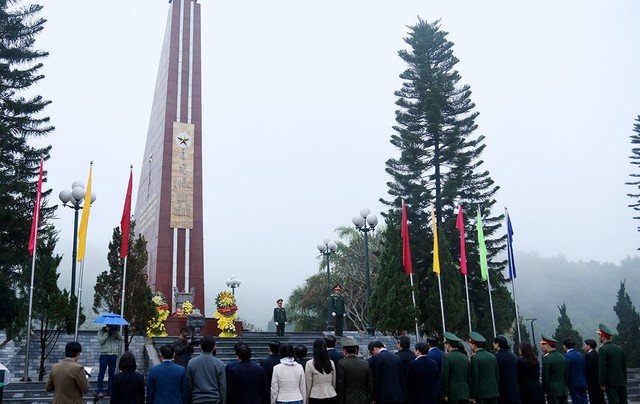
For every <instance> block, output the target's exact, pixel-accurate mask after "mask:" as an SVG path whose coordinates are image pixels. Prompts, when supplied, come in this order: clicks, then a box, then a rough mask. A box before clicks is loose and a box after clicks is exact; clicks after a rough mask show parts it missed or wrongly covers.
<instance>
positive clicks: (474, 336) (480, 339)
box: [469, 331, 487, 343]
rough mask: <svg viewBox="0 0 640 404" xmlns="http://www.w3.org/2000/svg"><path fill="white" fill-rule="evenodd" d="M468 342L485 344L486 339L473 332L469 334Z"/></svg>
mask: <svg viewBox="0 0 640 404" xmlns="http://www.w3.org/2000/svg"><path fill="white" fill-rule="evenodd" d="M469 342H471V343H476V342H487V339H486V338H485V337H483V336H482V335H480V334H479V333H477V332H475V331H471V332H470V333H469Z"/></svg>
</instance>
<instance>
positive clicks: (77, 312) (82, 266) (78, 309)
mask: <svg viewBox="0 0 640 404" xmlns="http://www.w3.org/2000/svg"><path fill="white" fill-rule="evenodd" d="M83 273H84V258H83V259H82V262H81V263H80V274H79V279H78V304H77V305H76V329H75V332H74V333H73V340H74V341H77V340H78V327H79V322H80V301H81V300H82V275H83Z"/></svg>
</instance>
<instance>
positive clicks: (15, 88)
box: [0, 0, 55, 338]
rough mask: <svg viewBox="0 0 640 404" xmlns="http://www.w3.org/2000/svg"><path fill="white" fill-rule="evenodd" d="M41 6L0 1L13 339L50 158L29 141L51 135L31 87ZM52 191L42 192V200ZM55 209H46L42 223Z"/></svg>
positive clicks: (5, 320) (2, 290)
mask: <svg viewBox="0 0 640 404" xmlns="http://www.w3.org/2000/svg"><path fill="white" fill-rule="evenodd" d="M41 9H42V6H40V5H36V4H33V5H26V6H21V5H20V2H19V1H7V0H0V223H2V231H0V276H1V277H2V282H0V329H4V330H6V332H7V336H8V338H13V336H15V335H16V334H17V333H18V332H19V330H21V329H24V324H25V322H26V315H27V308H28V303H27V302H26V299H27V298H28V297H27V296H21V295H20V294H18V293H17V292H16V291H18V290H20V286H21V285H20V282H21V279H23V277H22V276H21V275H22V273H23V271H25V270H27V269H30V268H31V260H30V259H29V254H28V252H27V244H28V242H29V234H30V232H29V229H30V226H31V215H32V212H33V203H34V199H35V198H34V196H35V190H36V182H37V180H38V170H39V160H40V159H41V158H43V159H45V160H47V159H48V158H49V151H50V148H51V147H50V146H45V147H34V146H33V145H31V144H29V141H30V140H34V139H38V138H41V137H43V136H45V135H47V134H48V133H49V132H51V131H52V130H53V127H52V126H51V125H50V124H49V118H48V117H46V116H44V115H43V113H44V109H45V107H46V106H47V105H48V104H49V103H50V101H47V100H45V99H44V98H43V97H42V96H40V95H34V92H35V90H34V88H33V85H35V84H37V83H38V82H39V81H40V80H41V79H42V78H43V77H44V76H43V75H42V74H40V73H39V70H40V68H41V67H42V63H41V62H40V60H42V59H43V58H45V57H46V56H47V55H48V53H47V52H44V51H40V50H36V49H34V43H35V39H36V37H37V36H38V34H39V33H40V32H41V31H42V30H43V28H44V23H45V20H44V19H43V18H40V17H38V12H39V11H40V10H41ZM50 192H51V190H47V191H46V192H45V193H44V196H45V197H46V196H47V195H48V194H49V193H50ZM54 209H55V208H54V207H53V208H46V207H44V208H43V209H42V212H41V217H42V220H44V221H46V220H47V219H49V218H50V217H51V216H52V215H53V210H54Z"/></svg>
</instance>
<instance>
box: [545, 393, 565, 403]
mask: <svg viewBox="0 0 640 404" xmlns="http://www.w3.org/2000/svg"><path fill="white" fill-rule="evenodd" d="M547 403H548V404H567V396H552V395H549V394H547Z"/></svg>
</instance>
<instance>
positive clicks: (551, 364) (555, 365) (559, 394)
mask: <svg viewBox="0 0 640 404" xmlns="http://www.w3.org/2000/svg"><path fill="white" fill-rule="evenodd" d="M557 344H558V341H556V340H555V339H553V338H549V337H547V336H546V335H544V334H542V339H541V340H540V349H541V350H542V353H543V355H542V391H544V394H545V396H546V397H547V403H549V404H566V403H567V384H566V375H567V362H566V360H565V358H564V355H562V354H561V353H560V352H558V351H556V345H557Z"/></svg>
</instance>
